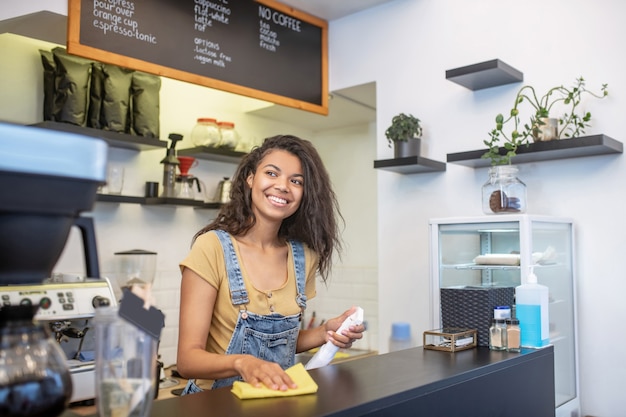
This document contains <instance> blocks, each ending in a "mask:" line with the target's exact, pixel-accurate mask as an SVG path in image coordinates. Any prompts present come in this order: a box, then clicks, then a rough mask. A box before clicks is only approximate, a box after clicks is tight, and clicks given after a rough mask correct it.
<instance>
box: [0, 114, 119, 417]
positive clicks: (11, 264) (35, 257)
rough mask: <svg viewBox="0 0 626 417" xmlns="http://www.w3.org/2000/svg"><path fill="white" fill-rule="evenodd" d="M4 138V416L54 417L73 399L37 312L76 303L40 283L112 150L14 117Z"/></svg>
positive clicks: (0, 348)
mask: <svg viewBox="0 0 626 417" xmlns="http://www.w3.org/2000/svg"><path fill="white" fill-rule="evenodd" d="M0 141H2V142H3V143H2V145H1V146H2V154H3V155H2V158H0V230H2V233H1V234H0V256H1V257H2V261H1V262H0V286H3V287H0V288H4V289H5V290H6V289H7V288H9V287H11V288H14V287H17V288H18V289H17V290H16V291H17V292H16V293H15V295H14V296H8V295H7V294H6V293H7V291H5V293H4V294H3V296H2V301H3V304H2V306H1V307H0V369H2V372H1V373H0V398H2V399H3V400H2V401H1V402H0V415H2V416H7V417H14V416H21V417H22V416H23V417H28V416H43V415H45V416H50V417H55V416H58V415H60V414H61V413H62V412H63V411H64V410H65V408H66V407H67V405H68V403H69V401H70V398H71V395H72V380H71V377H70V374H69V369H68V365H67V362H66V358H65V357H64V355H63V353H62V351H61V349H60V347H59V345H58V343H56V341H55V340H54V339H52V338H50V337H49V331H48V329H47V328H46V327H45V326H44V324H43V323H42V322H39V321H38V320H37V321H33V317H34V316H35V315H36V314H39V313H40V312H42V311H47V309H49V308H52V307H54V309H55V310H56V309H57V307H56V306H57V304H59V306H60V308H61V309H63V308H64V305H65V304H72V303H70V302H69V301H68V300H67V298H69V296H67V292H65V291H64V292H61V291H57V292H56V293H54V294H51V295H52V296H44V295H42V293H41V291H39V288H38V287H37V286H38V285H41V284H42V282H43V281H44V280H45V279H46V278H48V277H50V275H51V273H52V269H53V267H54V265H55V264H56V262H57V261H58V259H59V257H60V255H61V253H62V251H63V249H64V247H65V243H66V241H67V238H68V235H69V232H70V228H71V227H72V226H73V225H74V224H75V221H76V219H77V218H78V217H79V214H80V213H81V212H83V211H89V210H91V209H92V207H93V204H94V202H95V199H96V192H97V189H98V186H100V185H102V184H104V183H105V178H106V163H107V149H108V148H107V145H106V143H105V142H104V141H102V140H100V139H95V138H91V137H86V136H82V135H76V134H71V133H66V132H60V131H53V130H47V129H42V128H37V127H27V126H21V125H14V124H9V123H0ZM85 246H87V244H86V245H85ZM91 249H92V250H94V251H95V247H94V248H91ZM21 286H26V287H34V289H32V288H31V290H28V291H30V293H27V292H25V291H21V289H23V288H24V287H21ZM12 294H13V293H12ZM61 295H63V297H62V298H63V299H64V301H65V303H62V302H61V300H59V297H60V296H61ZM14 299H16V300H17V299H19V301H15V302H14V301H13V300H14ZM66 330H67V331H68V332H71V331H72V330H69V329H66Z"/></svg>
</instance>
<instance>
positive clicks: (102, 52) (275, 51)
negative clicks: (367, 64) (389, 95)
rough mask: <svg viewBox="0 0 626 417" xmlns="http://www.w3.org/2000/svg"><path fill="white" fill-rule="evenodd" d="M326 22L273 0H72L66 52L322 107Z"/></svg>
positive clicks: (298, 104) (260, 96) (288, 102)
mask: <svg viewBox="0 0 626 417" xmlns="http://www.w3.org/2000/svg"><path fill="white" fill-rule="evenodd" d="M327 32H328V25H327V22H326V21H324V20H321V19H318V18H316V17H313V16H311V15H308V14H305V13H303V12H299V11H297V10H294V9H292V8H289V7H287V6H285V5H283V4H280V3H277V2H275V1H272V0H256V1H255V0H70V1H69V9H68V43H67V49H68V51H69V52H70V53H72V54H75V55H79V56H83V57H87V58H90V59H95V60H98V61H102V62H109V63H112V64H116V65H119V66H123V67H127V68H132V69H136V70H140V71H145V72H149V73H153V74H157V75H162V76H166V77H170V78H174V79H179V80H183V81H187V82H191V83H195V84H199V85H204V86H207V87H211V88H217V89H220V90H225V91H230V92H233V93H236V94H242V95H246V96H250V97H254V98H258V99H262V100H266V101H270V102H274V103H278V104H283V105H286V106H290V107H295V108H300V109H303V110H308V111H311V112H315V113H320V114H328V58H327V55H328V47H327V38H328V34H327Z"/></svg>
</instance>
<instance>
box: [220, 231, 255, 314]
mask: <svg viewBox="0 0 626 417" xmlns="http://www.w3.org/2000/svg"><path fill="white" fill-rule="evenodd" d="M214 232H215V233H216V234H217V237H218V238H219V239H220V243H221V244H222V250H223V251H224V260H225V261H226V271H227V273H228V287H229V288H230V299H231V301H232V303H233V305H241V304H249V303H250V300H249V299H248V291H247V290H246V286H245V284H244V283H243V276H242V275H241V269H240V268H239V261H238V260H237V253H236V252H235V248H234V247H233V241H232V240H231V239H230V235H229V234H228V232H226V231H225V230H214Z"/></svg>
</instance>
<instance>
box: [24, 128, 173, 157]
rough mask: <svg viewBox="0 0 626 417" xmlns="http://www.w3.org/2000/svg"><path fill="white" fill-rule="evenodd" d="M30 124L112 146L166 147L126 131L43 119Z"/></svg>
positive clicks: (162, 142)
mask: <svg viewBox="0 0 626 417" xmlns="http://www.w3.org/2000/svg"><path fill="white" fill-rule="evenodd" d="M32 126H35V127H42V128H45V129H51V130H58V131H61V132H68V133H76V134H79V135H84V136H90V137H93V138H99V139H102V140H104V141H105V142H106V143H107V144H108V145H109V146H111V147H113V148H122V149H132V150H137V151H145V150H149V149H158V148H167V142H166V141H164V140H159V139H156V138H147V137H144V136H136V135H129V134H127V133H117V132H110V131H108V130H102V129H94V128H91V127H81V126H76V125H73V124H71V123H62V122H51V121H45V122H40V123H35V124H34V125H32Z"/></svg>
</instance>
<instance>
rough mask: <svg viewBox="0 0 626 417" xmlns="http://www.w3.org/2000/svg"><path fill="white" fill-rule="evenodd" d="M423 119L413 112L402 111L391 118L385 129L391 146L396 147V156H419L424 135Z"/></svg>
mask: <svg viewBox="0 0 626 417" xmlns="http://www.w3.org/2000/svg"><path fill="white" fill-rule="evenodd" d="M420 123H421V121H420V119H418V118H417V117H415V116H413V115H411V114H404V113H400V114H398V115H396V116H394V117H393V119H391V126H389V127H388V128H387V130H386V131H385V136H386V137H387V142H389V147H390V148H391V147H393V148H394V157H395V158H403V157H407V156H419V154H420V144H421V143H420V142H421V140H420V139H421V137H422V126H421V124H420Z"/></svg>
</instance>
